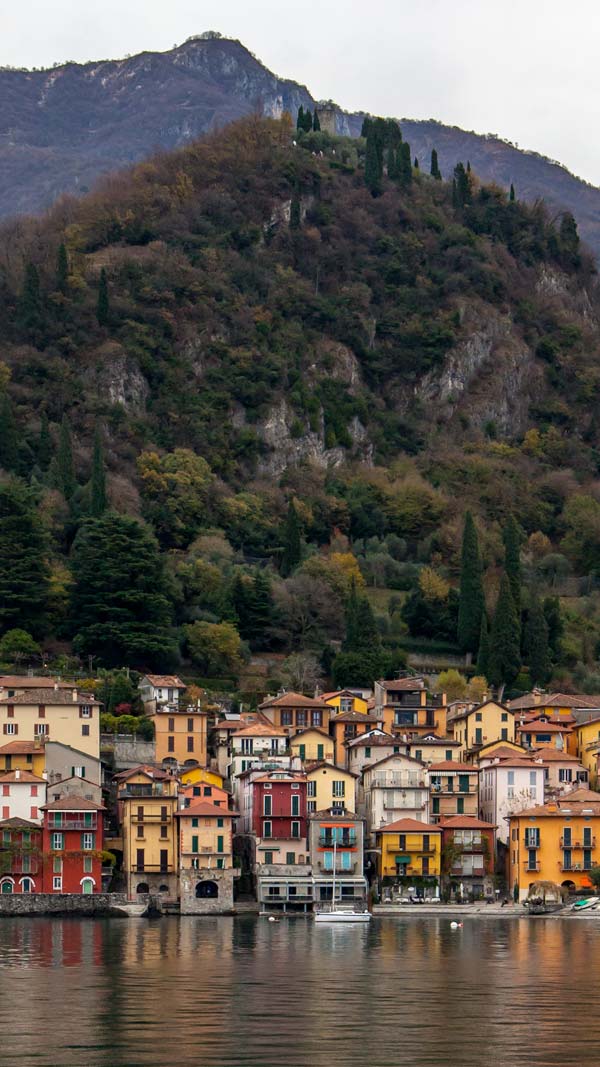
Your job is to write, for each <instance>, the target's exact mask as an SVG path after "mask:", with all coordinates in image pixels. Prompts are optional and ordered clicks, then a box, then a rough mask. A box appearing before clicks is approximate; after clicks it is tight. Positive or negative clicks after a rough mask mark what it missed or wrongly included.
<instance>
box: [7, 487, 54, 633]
mask: <svg viewBox="0 0 600 1067" xmlns="http://www.w3.org/2000/svg"><path fill="white" fill-rule="evenodd" d="M47 550H48V546H47V540H46V531H45V529H44V527H43V525H42V523H41V520H40V519H39V517H38V514H37V501H36V499H35V497H34V494H33V492H32V491H31V490H30V489H28V488H27V487H26V486H25V485H23V483H22V482H19V481H17V480H16V479H11V478H6V479H4V480H0V630H5V629H22V630H26V631H27V633H30V634H34V635H35V634H39V633H40V632H43V630H44V623H45V616H46V612H47V607H48V593H49V570H48V564H47Z"/></svg>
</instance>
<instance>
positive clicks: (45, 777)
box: [42, 771, 48, 782]
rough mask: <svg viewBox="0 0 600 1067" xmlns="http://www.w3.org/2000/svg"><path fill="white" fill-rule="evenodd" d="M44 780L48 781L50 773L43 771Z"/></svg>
mask: <svg viewBox="0 0 600 1067" xmlns="http://www.w3.org/2000/svg"><path fill="white" fill-rule="evenodd" d="M42 778H43V779H44V781H45V782H47V781H48V771H42Z"/></svg>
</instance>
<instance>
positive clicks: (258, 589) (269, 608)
mask: <svg viewBox="0 0 600 1067" xmlns="http://www.w3.org/2000/svg"><path fill="white" fill-rule="evenodd" d="M231 602H232V604H233V607H234V611H235V619H234V621H235V623H236V625H237V629H238V632H239V634H240V636H241V637H243V638H244V640H245V641H250V643H251V644H252V646H253V647H254V648H261V647H263V646H264V645H265V644H267V643H268V641H269V636H270V634H269V631H270V628H271V626H272V624H273V620H274V606H273V596H272V592H271V583H270V581H269V577H268V575H267V574H266V573H265V572H264V571H263V570H258V571H257V572H256V574H255V575H254V577H253V578H251V577H250V576H249V575H242V574H241V573H240V572H239V571H238V572H237V574H236V575H235V578H234V579H233V582H232V585H231Z"/></svg>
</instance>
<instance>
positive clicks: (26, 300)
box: [18, 263, 42, 330]
mask: <svg viewBox="0 0 600 1067" xmlns="http://www.w3.org/2000/svg"><path fill="white" fill-rule="evenodd" d="M18 317H19V322H20V324H21V326H23V327H24V328H25V329H26V330H36V329H38V328H39V327H40V326H41V323H42V298H41V294H40V276H39V274H38V269H37V267H36V266H35V264H33V263H28V264H27V266H26V268H25V277H24V279H23V290H22V292H21V297H20V300H19V309H18Z"/></svg>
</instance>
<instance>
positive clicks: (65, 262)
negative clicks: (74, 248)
mask: <svg viewBox="0 0 600 1067" xmlns="http://www.w3.org/2000/svg"><path fill="white" fill-rule="evenodd" d="M68 285H69V258H68V256H67V249H66V247H65V243H64V241H61V243H60V244H59V246H58V253H57V256H56V288H57V289H58V291H59V293H63V294H65V293H66V292H67V288H68Z"/></svg>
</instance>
